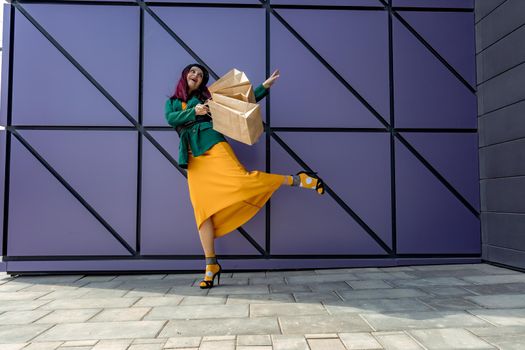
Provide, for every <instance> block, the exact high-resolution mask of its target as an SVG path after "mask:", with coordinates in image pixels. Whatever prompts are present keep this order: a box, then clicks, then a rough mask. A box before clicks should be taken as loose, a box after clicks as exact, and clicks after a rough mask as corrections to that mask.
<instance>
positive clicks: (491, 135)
mask: <svg viewBox="0 0 525 350" xmlns="http://www.w3.org/2000/svg"><path fill="white" fill-rule="evenodd" d="M478 127H479V146H480V147H484V146H487V145H492V144H495V143H499V142H505V141H510V140H516V139H519V138H522V137H525V101H522V102H519V103H516V104H513V105H510V106H508V107H505V108H502V109H499V110H497V111H495V112H492V113H489V114H486V115H484V116H482V117H480V118H479V119H478Z"/></svg>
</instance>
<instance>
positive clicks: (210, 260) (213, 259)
mask: <svg viewBox="0 0 525 350" xmlns="http://www.w3.org/2000/svg"><path fill="white" fill-rule="evenodd" d="M215 264H217V257H216V256H214V257H211V258H208V257H207V258H206V265H215Z"/></svg>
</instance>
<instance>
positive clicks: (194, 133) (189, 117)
mask: <svg viewBox="0 0 525 350" xmlns="http://www.w3.org/2000/svg"><path fill="white" fill-rule="evenodd" d="M254 93H255V100H256V101H257V102H259V101H260V100H261V99H263V98H264V97H265V96H266V95H268V89H266V88H265V87H264V86H262V84H261V85H259V86H258V87H257V88H256V89H255V91H254ZM203 102H204V101H201V100H199V99H198V98H197V97H195V96H193V97H192V98H190V99H189V101H188V102H187V104H186V109H185V110H182V101H181V100H179V99H178V98H175V99H168V100H167V101H166V105H165V107H164V117H165V118H166V121H167V122H168V124H169V125H171V126H172V127H174V128H176V127H177V126H179V125H183V124H184V123H186V122H190V121H195V120H196V116H195V106H196V105H198V104H199V103H203ZM212 127H213V125H212V122H204V123H198V124H195V125H193V126H192V127H190V128H186V129H184V131H182V133H181V135H180V142H179V166H180V167H181V168H184V169H187V168H188V145H189V146H190V148H191V152H192V153H193V156H194V157H198V156H200V155H201V154H203V153H204V152H206V151H207V150H209V149H210V148H212V146H213V145H215V144H216V143H218V142H221V141H226V139H225V138H224V135H222V134H221V133H219V132H217V131H215V130H213V128H212Z"/></svg>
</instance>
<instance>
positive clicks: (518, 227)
mask: <svg viewBox="0 0 525 350" xmlns="http://www.w3.org/2000/svg"><path fill="white" fill-rule="evenodd" d="M481 222H482V223H483V224H482V230H483V238H484V239H483V243H485V244H489V245H492V246H498V247H505V248H511V249H515V250H523V251H525V214H506V213H483V214H481Z"/></svg>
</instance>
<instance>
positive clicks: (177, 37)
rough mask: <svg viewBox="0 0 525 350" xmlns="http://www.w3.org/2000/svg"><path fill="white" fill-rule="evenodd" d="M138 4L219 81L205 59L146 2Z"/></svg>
mask: <svg viewBox="0 0 525 350" xmlns="http://www.w3.org/2000/svg"><path fill="white" fill-rule="evenodd" d="M137 4H139V6H140V7H141V8H142V9H143V10H144V11H146V12H147V13H148V14H149V15H150V16H151V17H152V18H153V19H154V20H155V21H157V23H158V24H159V25H160V26H161V27H162V28H163V29H164V30H165V31H166V32H167V33H168V34H169V35H171V37H172V38H173V39H175V41H177V43H179V45H180V46H182V47H183V48H184V50H186V52H188V53H189V54H190V55H191V57H193V59H194V60H195V61H197V62H198V63H200V64H202V65H203V66H204V67H205V68H206V69H207V70H208V72H209V73H210V75H211V76H213V78H214V79H219V75H218V74H217V73H215V72H214V71H213V69H211V67H210V66H208V65H207V64H206V62H204V60H203V59H201V58H200V57H199V55H197V54H196V53H195V51H193V50H192V49H191V47H189V46H188V45H187V44H186V43H185V42H184V41H183V40H182V39H181V38H180V37H179V36H178V35H177V34H176V33H175V32H174V31H173V30H171V28H170V27H169V26H168V25H167V24H166V23H165V22H164V21H163V20H162V19H161V18H160V17H159V16H157V14H156V13H155V12H154V11H153V10H152V9H151V8H150V7H149V6H148V5H146V4H145V2H144V1H140V0H137Z"/></svg>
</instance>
